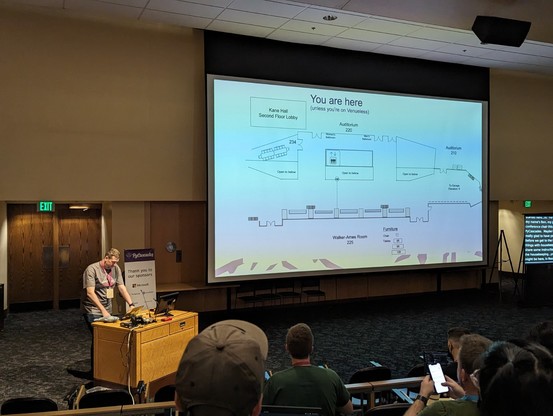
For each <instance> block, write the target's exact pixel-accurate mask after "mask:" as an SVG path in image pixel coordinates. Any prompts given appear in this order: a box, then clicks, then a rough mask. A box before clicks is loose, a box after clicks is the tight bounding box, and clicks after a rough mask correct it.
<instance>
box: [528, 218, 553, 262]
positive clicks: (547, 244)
mask: <svg viewBox="0 0 553 416" xmlns="http://www.w3.org/2000/svg"><path fill="white" fill-rule="evenodd" d="M545 263H553V215H551V214H536V215H525V216H524V264H545Z"/></svg>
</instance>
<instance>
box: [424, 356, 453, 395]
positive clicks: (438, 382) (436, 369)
mask: <svg viewBox="0 0 553 416" xmlns="http://www.w3.org/2000/svg"><path fill="white" fill-rule="evenodd" d="M428 369H429V370H430V376H431V377H432V380H433V381H434V390H436V393H438V394H441V393H446V392H447V391H448V390H449V388H448V387H447V386H442V383H445V377H444V372H443V371H442V366H441V365H440V363H437V364H429V365H428Z"/></svg>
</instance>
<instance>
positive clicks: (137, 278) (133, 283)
mask: <svg viewBox="0 0 553 416" xmlns="http://www.w3.org/2000/svg"><path fill="white" fill-rule="evenodd" d="M125 285H126V287H127V290H128V292H129V294H130V295H131V298H132V299H133V302H134V303H135V305H142V306H143V307H144V309H153V308H155V307H156V293H157V291H156V262H155V252H154V249H153V248H143V249H132V250H125ZM127 307H128V306H127Z"/></svg>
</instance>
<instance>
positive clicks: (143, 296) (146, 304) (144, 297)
mask: <svg viewBox="0 0 553 416" xmlns="http://www.w3.org/2000/svg"><path fill="white" fill-rule="evenodd" d="M140 293H142V298H143V299H144V306H146V308H147V309H148V318H151V317H152V315H150V308H148V302H146V294H145V293H144V291H143V290H142V289H140Z"/></svg>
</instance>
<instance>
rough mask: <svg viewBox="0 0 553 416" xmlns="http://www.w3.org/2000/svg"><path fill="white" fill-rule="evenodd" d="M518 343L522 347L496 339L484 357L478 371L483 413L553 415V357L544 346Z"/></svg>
mask: <svg viewBox="0 0 553 416" xmlns="http://www.w3.org/2000/svg"><path fill="white" fill-rule="evenodd" d="M515 342H516V343H520V344H521V345H523V346H518V345H516V344H515V343H513V342H508V341H500V342H495V343H493V344H492V346H491V347H490V348H489V349H488V351H486V352H485V353H484V354H483V356H482V367H481V368H480V370H479V374H478V380H479V385H480V399H481V400H480V408H481V411H482V414H483V415H484V416H538V415H540V416H541V415H553V397H552V396H553V394H552V392H553V384H552V375H553V371H552V369H553V357H552V356H551V354H550V353H549V351H547V349H546V348H544V347H543V346H541V345H538V344H535V343H526V342H525V341H524V340H516V341H515ZM524 344H525V345H524Z"/></svg>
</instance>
